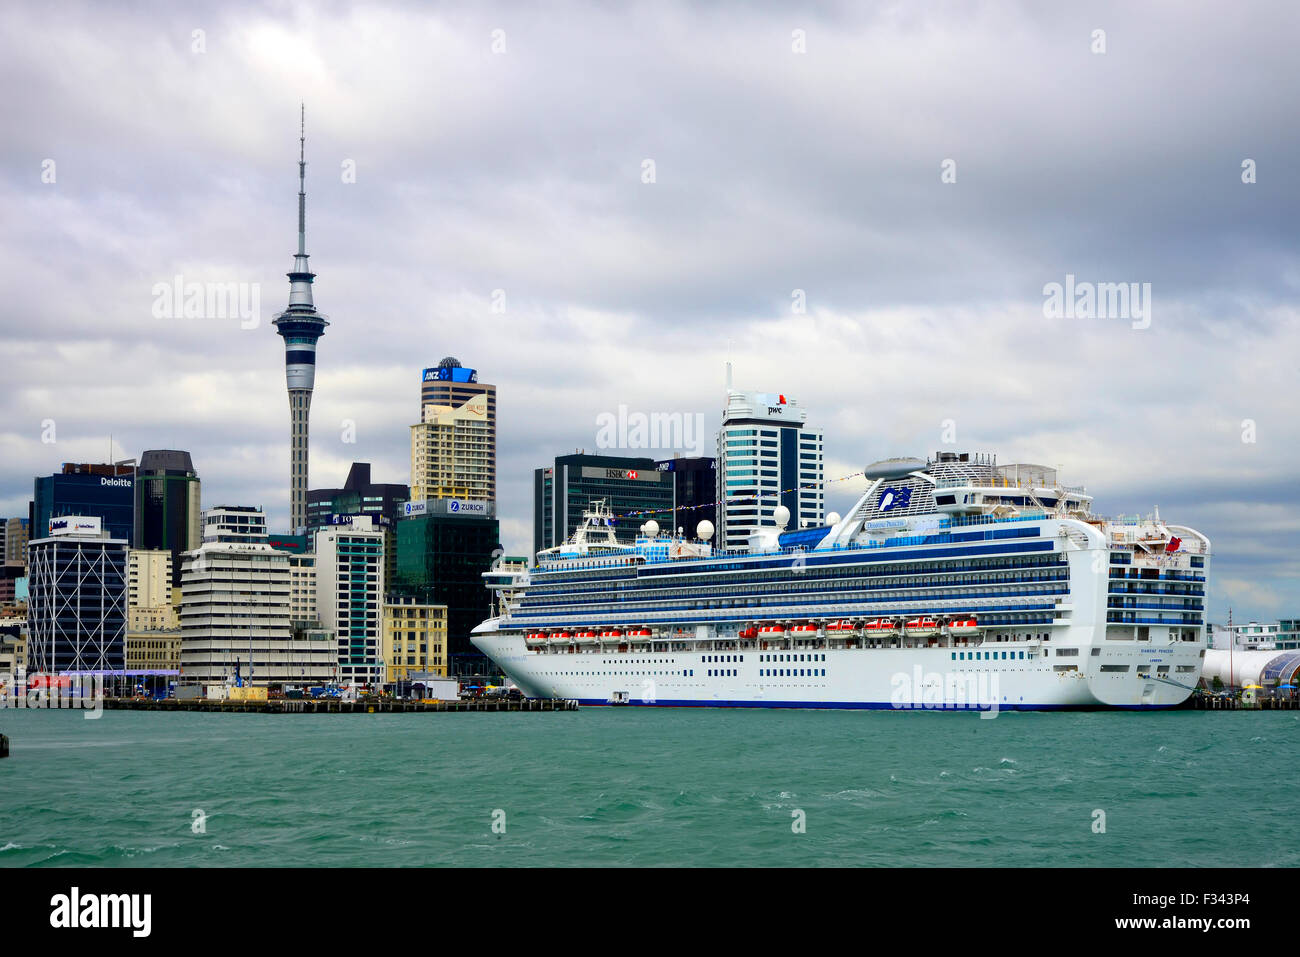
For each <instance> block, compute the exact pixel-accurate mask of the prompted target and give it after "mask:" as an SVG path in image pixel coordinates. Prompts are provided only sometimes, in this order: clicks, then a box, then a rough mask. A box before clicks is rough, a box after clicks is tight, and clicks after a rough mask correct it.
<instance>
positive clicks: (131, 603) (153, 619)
mask: <svg viewBox="0 0 1300 957" xmlns="http://www.w3.org/2000/svg"><path fill="white" fill-rule="evenodd" d="M172 595H173V590H172V554H171V552H168V551H163V550H161V549H158V550H155V549H140V548H133V549H131V551H130V553H129V554H128V555H127V629H128V631H136V630H141V629H147V630H168V631H170V630H174V629H176V628H179V627H180V622H179V619H178V618H177V615H176V608H175V606H174V605H173V604H172Z"/></svg>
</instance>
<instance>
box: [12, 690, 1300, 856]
mask: <svg viewBox="0 0 1300 957" xmlns="http://www.w3.org/2000/svg"><path fill="white" fill-rule="evenodd" d="M0 730H2V731H4V732H5V733H6V734H8V735H9V738H10V742H11V749H12V756H11V757H10V758H8V759H6V760H4V761H0V867H21V866H151V865H157V866H172V867H177V866H318V867H319V866H381V865H382V866H392V865H408V866H453V865H454V866H482V865H493V866H495V865H507V866H509V865H524V866H528V865H536V866H550V865H561V866H564V865H632V866H670V865H702V866H710V865H766V866H781V865H790V866H817V865H868V866H872V865H875V866H879V865H902V866H908V865H954V866H973V865H991V866H1020V865H1046V866H1137V867H1177V866H1203V865H1247V866H1277V867H1295V866H1300V847H1298V846H1297V845H1296V842H1295V841H1294V827H1293V824H1294V793H1295V786H1296V783H1297V782H1296V776H1297V774H1296V771H1295V770H1294V769H1295V768H1296V767H1298V766H1300V714H1297V713H1296V712H1269V713H1258V712H1256V713H1252V712H1230V713H1220V712H1216V713H1205V712H1193V711H1181V712H1168V713H1148V714H1132V713H1118V712H1087V713H1047V714H1044V713H1003V714H1001V715H999V716H998V717H997V718H995V719H993V720H988V719H981V718H979V717H978V716H977V715H975V714H933V713H906V714H904V713H881V712H843V711H831V712H815V711H773V710H753V711H750V710H711V709H698V710H695V709H682V710H675V709H653V710H650V709H646V710H642V709H637V708H586V709H583V710H581V711H577V712H567V713H532V714H529V713H522V714H517V713H500V714H492V713H488V714H445V715H418V714H416V715H409V714H406V715H403V714H396V715H384V714H377V715H301V716H298V715H258V714H229V715H225V714H193V713H181V714H159V713H151V712H144V713H137V712H124V711H113V712H106V713H103V714H102V716H101V717H100V718H98V719H97V720H85V719H84V717H83V714H82V713H80V712H50V711H44V712H36V711H33V712H26V711H3V712H0ZM1098 811H1100V812H1104V826H1105V830H1104V833H1099V832H1098V830H1097V828H1098V824H1099V823H1101V822H1102V820H1103V819H1102V818H1100V817H1098V815H1097V812H1098ZM196 812H198V813H196ZM801 821H802V823H803V827H804V829H803V832H802V833H799V832H798V825H799V824H800V822H801ZM494 824H495V828H494ZM200 825H201V826H200ZM502 830H504V833H502Z"/></svg>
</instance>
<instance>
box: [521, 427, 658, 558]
mask: <svg viewBox="0 0 1300 957" xmlns="http://www.w3.org/2000/svg"><path fill="white" fill-rule="evenodd" d="M674 494H675V493H674V480H673V475H672V473H671V472H668V471H660V469H659V468H658V465H657V464H656V463H655V460H654V459H650V458H629V457H625V456H614V455H591V454H588V453H586V452H576V453H574V454H572V455H561V456H559V457H557V458H556V460H555V464H554V465H553V466H548V467H545V468H539V469H536V470H534V472H533V556H534V558H535V557H536V555H537V552H539V551H541V550H542V549H543V548H551V547H553V546H555V545H562V544H563V543H564V542H565V540H567V539H568V537H569V536H570V535H572V534H573V531H574V529H576V528H577V527H578V526H579V525H580V524H581V523H582V514H583V512H584V511H586V510H587V509H588V508H590V507H591V503H592V502H593V501H596V500H597V499H604V501H605V503H606V504H607V505H608V506H609V508H610V510H611V511H612V512H613V513H614V515H615V519H616V521H615V526H614V534H615V537H616V538H617V539H618V540H619V541H620V542H623V543H625V544H631V543H632V542H633V541H635V539H636V535H637V530H638V529H639V528H640V527H641V525H643V524H644V523H645V522H647V521H648V520H650V519H652V518H653V519H654V520H655V521H657V522H659V524H660V525H662V526H663V527H664V528H665V529H667V528H669V527H670V522H671V517H672V515H673V505H674Z"/></svg>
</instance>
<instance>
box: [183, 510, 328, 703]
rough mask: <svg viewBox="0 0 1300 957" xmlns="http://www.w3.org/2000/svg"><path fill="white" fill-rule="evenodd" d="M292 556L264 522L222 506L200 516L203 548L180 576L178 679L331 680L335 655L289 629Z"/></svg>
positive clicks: (255, 514)
mask: <svg viewBox="0 0 1300 957" xmlns="http://www.w3.org/2000/svg"><path fill="white" fill-rule="evenodd" d="M289 564H290V555H289V554H288V553H287V552H282V551H278V550H276V549H274V548H272V547H271V545H270V544H269V542H268V536H267V531H266V515H265V513H263V512H262V511H261V509H257V508H252V507H249V506H220V507H217V508H212V509H209V510H208V511H207V512H206V513H205V516H204V525H203V544H202V545H201V546H199V547H198V548H197V549H195V550H194V551H192V552H189V553H188V554H187V555H186V556H185V568H184V571H183V572H182V575H181V582H182V585H181V588H182V592H181V607H180V623H181V678H182V681H184V682H185V683H187V684H193V683H199V684H212V683H226V682H234V681H236V680H237V681H239V682H240V683H242V684H255V685H269V684H282V683H286V682H292V683H302V684H320V683H326V682H330V681H333V680H334V679H335V677H336V674H337V668H338V652H337V648H336V647H335V645H334V643H333V642H332V641H330V640H322V638H323V636H321V635H320V634H319V633H302V632H295V631H294V629H293V628H292V626H291V617H290V616H291V606H290V587H291V586H290V568H289Z"/></svg>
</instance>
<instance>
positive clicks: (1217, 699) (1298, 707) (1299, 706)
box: [1182, 694, 1300, 711]
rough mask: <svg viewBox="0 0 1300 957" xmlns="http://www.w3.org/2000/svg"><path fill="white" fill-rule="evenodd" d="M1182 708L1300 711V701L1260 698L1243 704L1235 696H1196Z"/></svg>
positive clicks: (1188, 700) (1197, 709)
mask: <svg viewBox="0 0 1300 957" xmlns="http://www.w3.org/2000/svg"><path fill="white" fill-rule="evenodd" d="M1182 707H1184V708H1191V709H1193V710H1196V711H1300V699H1298V698H1259V699H1258V700H1256V701H1251V702H1243V701H1242V700H1241V699H1240V698H1238V697H1235V696H1233V697H1227V696H1219V695H1209V694H1194V695H1192V696H1191V697H1190V698H1188V699H1187V700H1186V701H1185V702H1183V704H1182Z"/></svg>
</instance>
